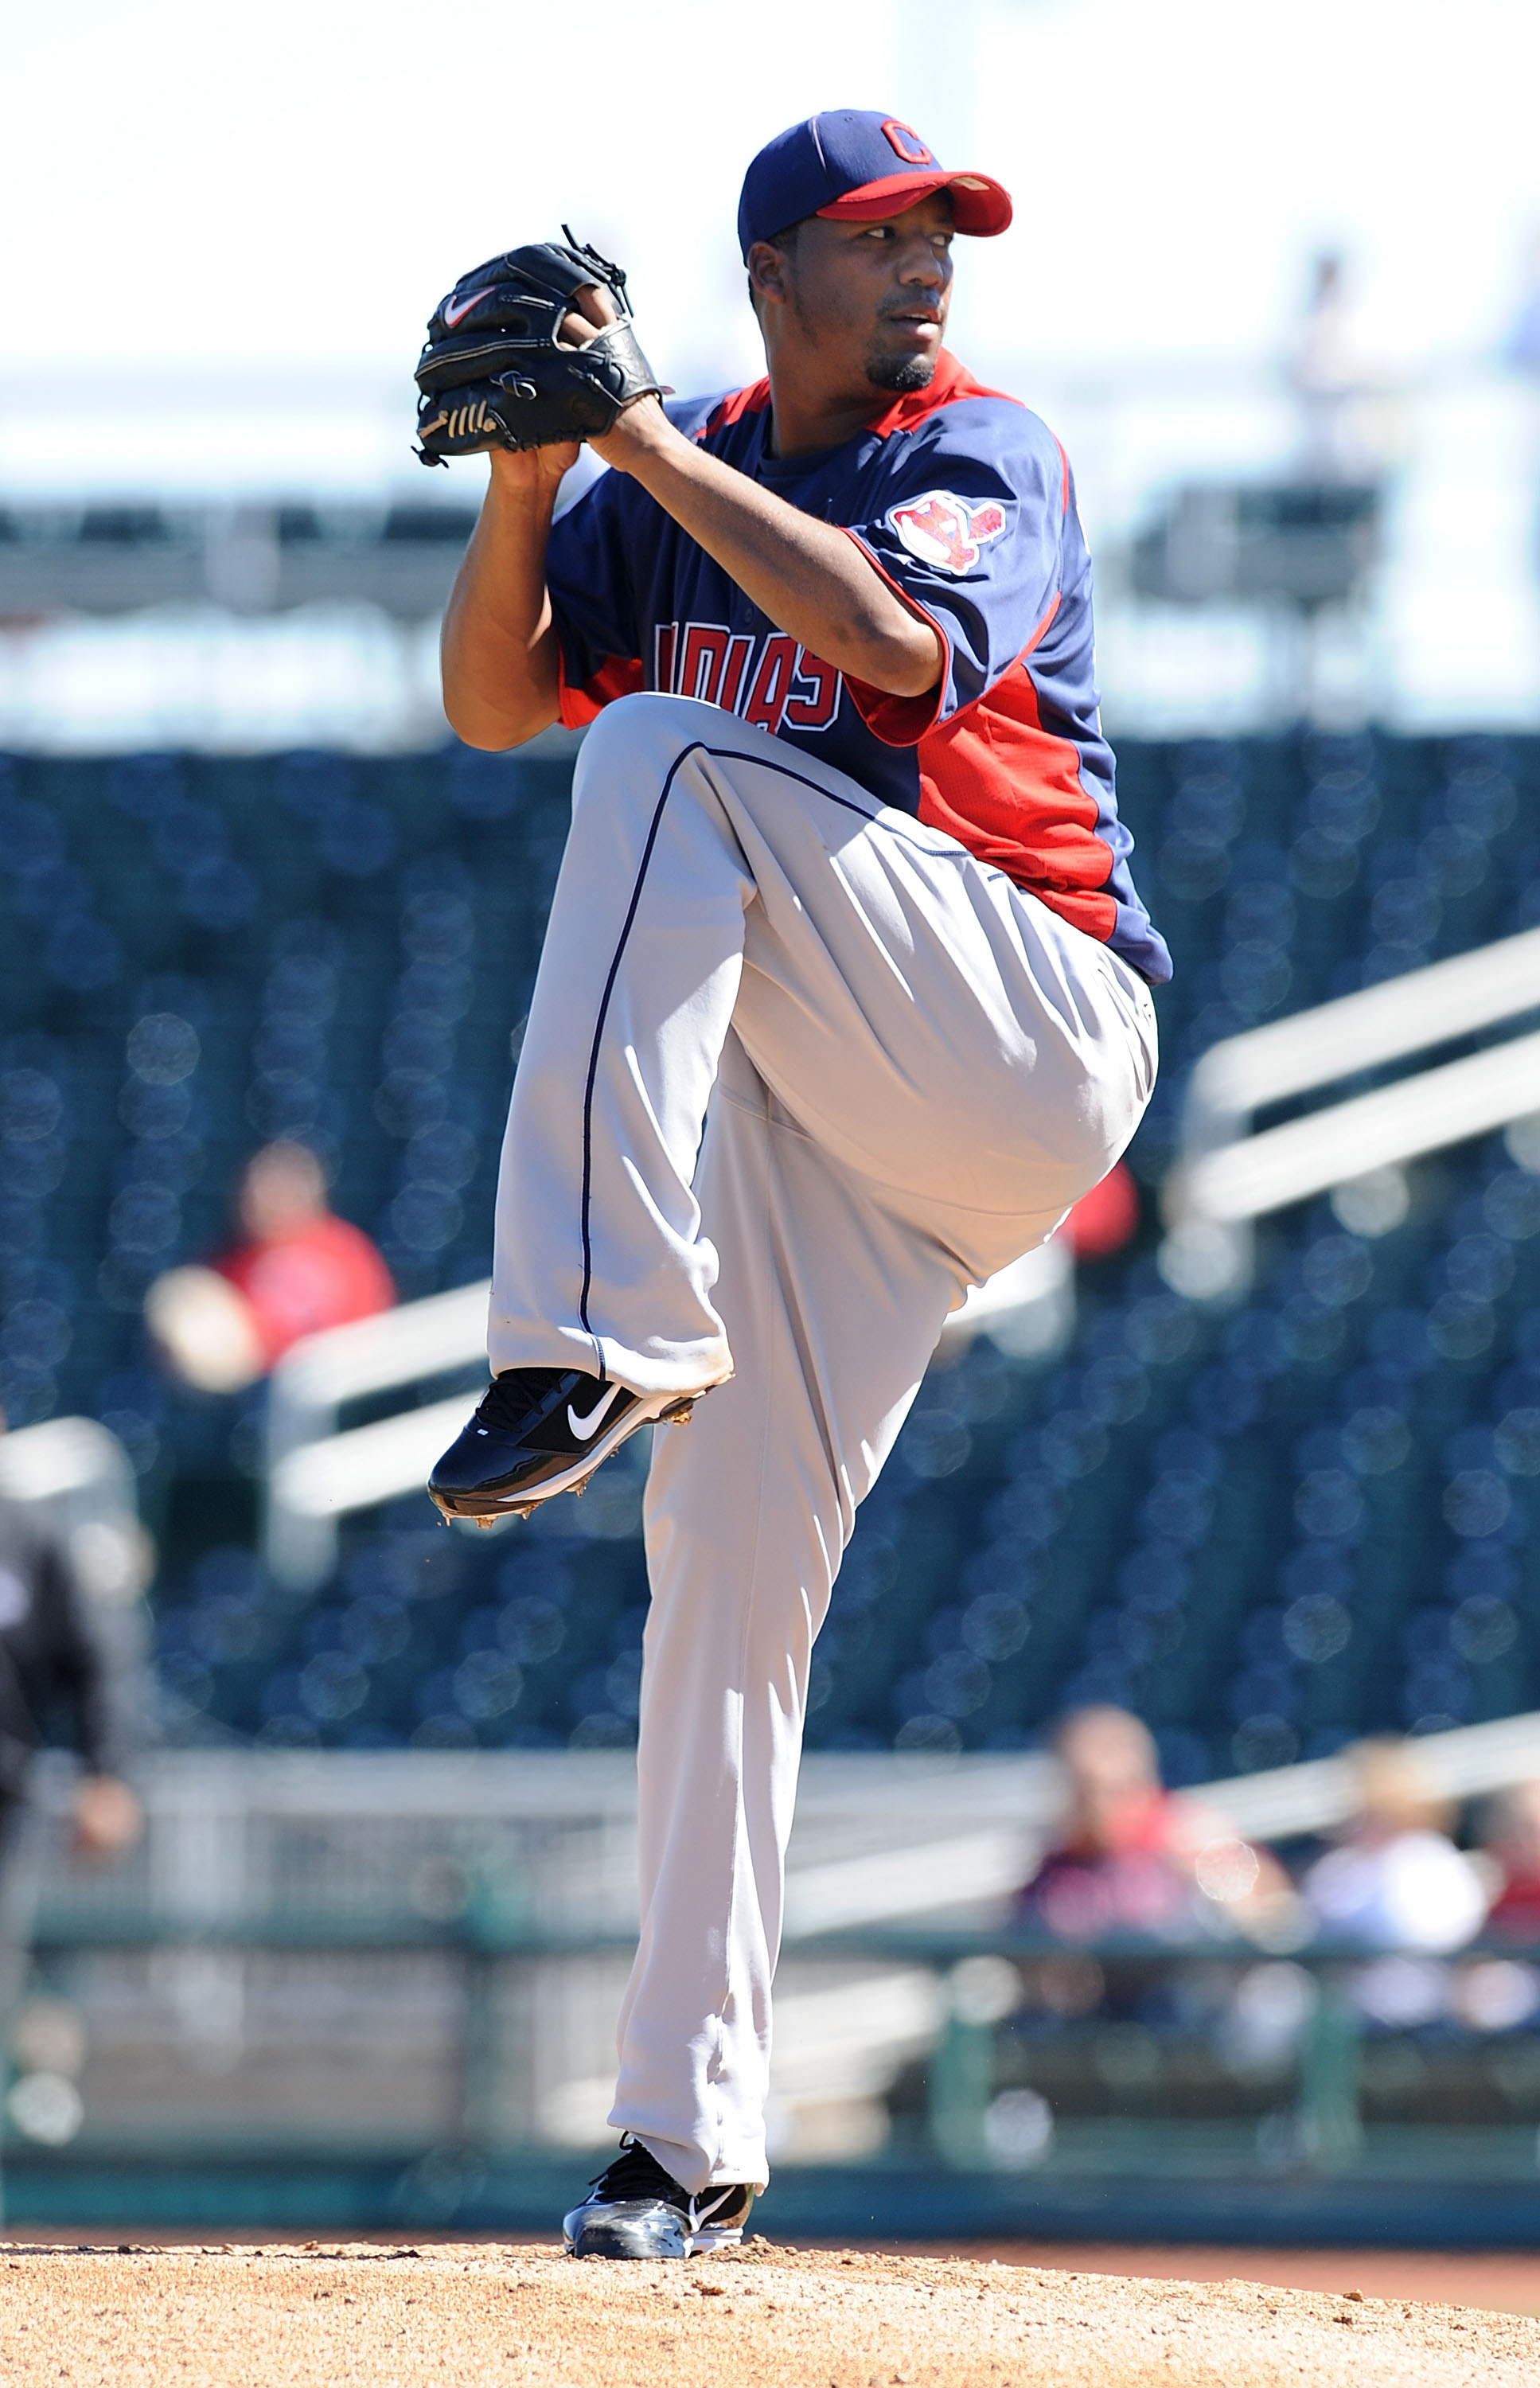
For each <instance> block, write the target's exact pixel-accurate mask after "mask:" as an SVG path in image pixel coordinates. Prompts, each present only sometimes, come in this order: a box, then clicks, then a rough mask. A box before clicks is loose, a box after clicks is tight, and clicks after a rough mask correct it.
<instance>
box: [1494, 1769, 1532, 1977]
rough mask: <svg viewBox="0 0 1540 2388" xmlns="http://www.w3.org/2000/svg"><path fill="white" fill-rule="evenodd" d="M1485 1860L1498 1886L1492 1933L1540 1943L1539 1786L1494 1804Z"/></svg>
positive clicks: (1516, 1788) (1519, 1788)
mask: <svg viewBox="0 0 1540 2388" xmlns="http://www.w3.org/2000/svg"><path fill="white" fill-rule="evenodd" d="M1483 1855H1484V1856H1485V1857H1487V1858H1489V1859H1490V1860H1491V1861H1493V1866H1494V1871H1495V1874H1496V1880H1497V1882H1498V1883H1499V1884H1500V1887H1499V1889H1498V1891H1497V1896H1496V1899H1495V1900H1494V1902H1493V1906H1492V1912H1491V1913H1490V1915H1489V1916H1488V1917H1487V1919H1486V1923H1487V1929H1488V1931H1489V1932H1492V1933H1494V1934H1498V1935H1500V1936H1501V1937H1503V1938H1504V1939H1507V1940H1533V1941H1540V1783H1516V1784H1514V1785H1512V1787H1511V1788H1510V1789H1509V1790H1507V1791H1505V1792H1504V1793H1503V1794H1502V1796H1501V1797H1500V1798H1497V1799H1496V1800H1494V1802H1493V1804H1492V1809H1491V1811H1490V1813H1489V1816H1488V1819H1487V1835H1486V1842H1485V1847H1484V1849H1483Z"/></svg>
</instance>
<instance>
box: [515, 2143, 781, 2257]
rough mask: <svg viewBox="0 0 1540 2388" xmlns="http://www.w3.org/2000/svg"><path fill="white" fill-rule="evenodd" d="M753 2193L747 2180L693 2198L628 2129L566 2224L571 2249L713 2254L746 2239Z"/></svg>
mask: <svg viewBox="0 0 1540 2388" xmlns="http://www.w3.org/2000/svg"><path fill="white" fill-rule="evenodd" d="M753 2203H754V2192H753V2191H752V2190H751V2189H750V2188H749V2187H747V2186H746V2184H745V2183H744V2182H742V2181H730V2182H728V2183H727V2184H726V2186H725V2187H722V2188H716V2189H703V2190H702V2191H701V2193H700V2195H699V2196H698V2197H692V2196H691V2195H690V2193H689V2191H688V2189H681V2188H680V2186H679V2183H678V2182H677V2181H676V2180H675V2178H674V2176H673V2175H672V2173H666V2172H664V2170H663V2166H662V2165H661V2164H660V2163H659V2162H658V2159H657V2157H656V2156H655V2155H653V2154H652V2153H651V2151H650V2149H648V2148H644V2147H643V2146H642V2144H641V2141H640V2140H634V2139H633V2138H632V2137H631V2134H630V2132H629V2131H627V2133H626V2134H625V2138H624V2139H623V2140H622V2141H621V2143H620V2153H619V2155H618V2156H617V2157H616V2158H615V2160H614V2163H613V2164H612V2165H611V2166H610V2167H609V2169H608V2171H606V2172H601V2173H600V2175H599V2176H598V2178H596V2180H595V2181H594V2184H593V2188H592V2190H591V2191H590V2192H589V2194H588V2195H587V2197H586V2198H585V2199H584V2200H583V2203H582V2204H581V2205H574V2207H573V2210H572V2212H571V2213H570V2214H569V2215H568V2216H567V2217H565V2219H564V2220H563V2222H562V2239H563V2241H564V2242H565V2244H566V2250H567V2253H568V2255H608V2256H610V2257H611V2258H612V2260H613V2261H617V2262H620V2263H637V2264H645V2263H652V2262H655V2261H656V2260H657V2258H658V2257H659V2256H660V2255H711V2254H712V2252H713V2250H714V2249H715V2248H718V2247H737V2246H740V2245H741V2243H742V2240H743V2226H744V2224H745V2223H746V2222H747V2221H748V2219H749V2213H750V2209H751V2206H752V2204H753Z"/></svg>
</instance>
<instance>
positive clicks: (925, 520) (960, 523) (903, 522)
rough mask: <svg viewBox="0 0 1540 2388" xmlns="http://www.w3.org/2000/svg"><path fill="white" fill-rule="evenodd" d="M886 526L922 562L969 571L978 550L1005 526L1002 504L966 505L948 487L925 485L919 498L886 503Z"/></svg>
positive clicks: (952, 570)
mask: <svg viewBox="0 0 1540 2388" xmlns="http://www.w3.org/2000/svg"><path fill="white" fill-rule="evenodd" d="M886 519H887V523H888V527H889V529H890V531H892V532H893V533H894V534H895V535H896V536H897V537H898V538H899V539H900V540H903V544H904V546H905V547H906V548H907V549H908V550H909V553H910V554H911V555H914V556H917V557H918V558H919V561H920V562H921V563H922V564H928V565H931V566H932V567H933V568H934V569H935V570H936V571H938V572H971V571H972V569H973V567H974V565H976V564H977V563H978V555H979V551H980V549H981V548H983V547H985V546H987V544H988V543H989V541H990V540H991V539H998V538H999V537H1000V534H1001V532H1002V531H1003V530H1004V528H1005V523H1006V515H1005V509H1004V506H1003V505H998V504H996V503H995V502H993V501H992V500H991V501H990V502H987V503H985V504H983V505H978V506H970V505H969V503H968V502H967V500H966V498H956V497H953V494H952V491H951V490H950V489H928V490H927V492H926V494H925V496H924V497H923V498H906V499H905V500H904V502H903V505H902V506H890V507H889V509H888V514H887V517H886Z"/></svg>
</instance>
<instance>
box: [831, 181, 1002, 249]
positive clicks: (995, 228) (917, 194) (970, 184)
mask: <svg viewBox="0 0 1540 2388" xmlns="http://www.w3.org/2000/svg"><path fill="white" fill-rule="evenodd" d="M932 191H950V192H951V193H952V211H953V224H954V225H955V227H956V229H957V230H958V231H959V232H962V233H972V234H975V235H978V236H979V237H981V238H983V239H986V240H987V239H989V238H990V237H991V235H993V234H995V233H997V232H1004V231H1005V229H1006V227H1007V226H1008V224H1009V223H1010V221H1011V217H1012V214H1013V212H1014V210H1013V209H1012V206H1011V195H1010V193H1009V191H1007V190H1006V189H1005V188H1004V184H1000V183H994V182H991V180H990V177H989V176H988V175H987V174H937V173H929V174H927V173H908V174H879V175H878V177H877V181H876V182H875V183H863V184H862V185H861V188H860V189H859V190H858V191H847V192H846V193H845V196H844V197H843V198H842V199H831V200H830V201H829V204H828V206H827V208H820V209H819V210H818V213H819V214H820V215H821V216H833V217H834V218H835V220H836V222H845V223H880V222H882V219H883V218H884V216H896V215H902V214H903V210H904V209H905V208H912V207H914V206H915V203H916V201H918V200H920V199H928V197H930V194H931V192H932Z"/></svg>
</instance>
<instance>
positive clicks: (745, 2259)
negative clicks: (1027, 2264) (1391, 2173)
mask: <svg viewBox="0 0 1540 2388" xmlns="http://www.w3.org/2000/svg"><path fill="white" fill-rule="evenodd" d="M0 2304H3V2310H4V2324H3V2348H4V2352H3V2355H0V2377H3V2379H4V2382H5V2388H33V2383H36V2388H43V2383H44V2382H46V2383H47V2388H58V2382H60V2381H67V2382H70V2383H72V2388H97V2383H100V2388H108V2383H110V2384H111V2388H167V2383H169V2382H175V2383H177V2388H483V2383H489V2382H499V2383H505V2382H506V2383H518V2384H519V2388H525V2383H527V2388H665V2383H666V2388H739V2383H741V2388H825V2383H826V2382H827V2388H894V2384H895V2383H900V2382H905V2383H907V2382H913V2383H914V2388H1018V2383H1019V2388H1044V2383H1047V2382H1053V2383H1060V2382H1062V2383H1065V2388H1081V2383H1084V2388H1136V2383H1137V2384H1138V2388H1144V2383H1146V2382H1161V2383H1162V2388H1173V2384H1174V2388H1285V2383H1286V2388H1300V2383H1301V2382H1302V2381H1304V2382H1308V2383H1309V2388H1339V2383H1340V2388H1382V2384H1383V2388H1420V2383H1423V2382H1426V2383H1427V2388H1463V2383H1465V2382H1471V2383H1472V2388H1474V2383H1476V2382H1480V2383H1481V2388H1502V2383H1506V2382H1511V2383H1512V2388H1521V2383H1522V2388H1533V2384H1534V2381H1535V2380H1536V2379H1537V2378H1540V2322H1535V2321H1531V2320H1526V2319H1522V2318H1517V2317H1515V2316H1511V2315H1506V2314H1486V2313H1478V2312H1474V2311H1472V2310H1471V2308H1469V2307H1466V2308H1460V2307H1457V2306H1453V2305H1423V2304H1418V2303H1413V2302H1407V2301H1400V2300H1398V2301H1396V2302H1394V2303H1390V2302H1384V2301H1377V2300H1374V2299H1370V2298H1360V2297H1357V2295H1355V2294H1352V2293H1349V2294H1346V2295H1340V2296H1339V2295H1314V2294H1308V2293H1302V2292H1300V2291H1297V2290H1289V2289H1279V2288H1269V2287H1260V2286H1258V2285H1257V2284H1256V2282H1255V2281H1243V2280H1220V2281H1217V2282H1207V2283H1202V2284H1200V2283H1195V2282H1193V2281H1178V2280H1130V2279H1117V2278H1112V2277H1109V2276H1108V2275H1106V2274H1104V2273H1095V2272H1061V2271H1038V2270H1032V2269H1028V2268H1022V2267H1015V2266H1008V2265H999V2264H985V2263H975V2262H969V2261H963V2260H959V2259H957V2258H946V2257H940V2256H924V2255H913V2256H907V2255H841V2254H839V2253H833V2252H824V2251H820V2252H817V2253H807V2254H802V2253H793V2252H790V2251H789V2250H787V2249H784V2248H779V2247H776V2246H773V2245H771V2244H769V2243H768V2242H764V2241H763V2240H761V2241H756V2242H752V2243H751V2245H750V2246H748V2247H746V2248H744V2249H743V2250H742V2251H741V2252H738V2253H734V2254H731V2255H716V2256H711V2257H707V2258H704V2259H702V2260H700V2261H697V2262H694V2263H691V2264H689V2265H688V2266H687V2265H683V2264H604V2263H598V2262H590V2263H587V2264H574V2263H571V2262H569V2261H567V2260H566V2259H565V2258H563V2257H562V2256H561V2255H558V2254H557V2253H556V2251H555V2250H554V2249H549V2250H548V2249H546V2248H543V2247H499V2246H487V2245H475V2246H465V2247H452V2246H427V2245H424V2246H422V2247H412V2246H410V2245H406V2244H403V2245H401V2246H399V2247H381V2246H332V2245H321V2246H309V2247H303V2248H301V2247H297V2246H266V2247H244V2246H229V2247H203V2248H192V2247H174V2248H171V2247H145V2248H132V2247H130V2248H123V2249H120V2250H118V2251H116V2252H113V2251H111V2250H108V2249H104V2248H99V2247H89V2248H88V2247H82V2248H73V2249H71V2248H61V2247H46V2246H34V2245H16V2246H9V2247H6V2246H0Z"/></svg>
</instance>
